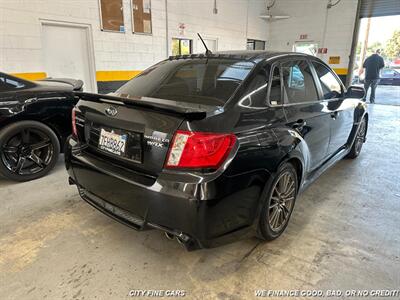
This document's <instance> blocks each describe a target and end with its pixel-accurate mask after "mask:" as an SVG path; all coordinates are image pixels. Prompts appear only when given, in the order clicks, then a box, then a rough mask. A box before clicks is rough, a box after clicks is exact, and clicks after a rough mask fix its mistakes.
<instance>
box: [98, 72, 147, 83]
mask: <svg viewBox="0 0 400 300" xmlns="http://www.w3.org/2000/svg"><path fill="white" fill-rule="evenodd" d="M140 72H141V71H97V72H96V80H97V81H126V80H130V79H132V78H133V77H135V76H137V75H138V74H139V73H140Z"/></svg>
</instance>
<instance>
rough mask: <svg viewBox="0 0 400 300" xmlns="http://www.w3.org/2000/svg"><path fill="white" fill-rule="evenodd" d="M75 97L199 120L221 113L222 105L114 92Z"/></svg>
mask: <svg viewBox="0 0 400 300" xmlns="http://www.w3.org/2000/svg"><path fill="white" fill-rule="evenodd" d="M75 95H76V97H77V98H79V99H82V100H88V101H94V102H107V103H113V102H114V103H123V104H125V105H127V106H136V107H143V108H149V109H152V110H158V111H162V112H166V113H171V114H178V115H182V116H184V117H186V118H187V119H190V120H201V119H204V118H205V117H207V116H210V115H215V114H219V113H222V112H223V111H224V109H223V107H222V106H215V105H203V104H195V103H189V102H181V101H174V100H167V99H158V98H150V97H131V96H127V95H120V94H118V95H116V94H107V95H103V94H94V93H85V92H75Z"/></svg>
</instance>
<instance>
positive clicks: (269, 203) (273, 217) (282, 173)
mask: <svg viewBox="0 0 400 300" xmlns="http://www.w3.org/2000/svg"><path fill="white" fill-rule="evenodd" d="M289 179H290V180H289ZM284 180H288V181H287V183H285V181H284ZM285 186H286V187H287V188H284V187H285ZM297 192H298V180H297V172H296V169H295V168H294V166H293V165H292V164H290V163H284V164H283V165H281V167H280V168H279V170H278V172H277V173H276V175H275V176H274V178H273V180H272V183H271V185H270V188H269V191H268V192H267V196H266V198H265V199H264V204H263V207H262V210H261V215H260V221H259V227H258V233H259V237H261V238H262V239H264V240H267V241H271V240H274V239H276V238H277V237H279V236H280V235H281V234H282V233H283V232H284V231H285V229H286V227H287V225H288V223H289V220H290V216H291V215H292V212H293V208H294V204H295V202H296V198H297ZM285 194H286V196H285ZM288 199H290V201H289V200H288ZM285 212H286V213H285ZM277 214H279V216H278V215H277ZM277 218H279V219H277ZM280 220H281V221H282V224H280V225H279V226H275V225H277V223H276V222H277V221H280Z"/></svg>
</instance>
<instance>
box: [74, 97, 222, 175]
mask: <svg viewBox="0 0 400 300" xmlns="http://www.w3.org/2000/svg"><path fill="white" fill-rule="evenodd" d="M76 95H77V96H78V97H79V99H80V101H79V102H78V104H77V106H76V108H77V116H76V125H77V130H78V138H79V140H80V141H81V142H83V143H84V144H85V145H86V146H87V147H86V148H85V150H84V151H85V152H87V153H88V154H91V155H94V156H96V157H100V158H102V159H104V160H105V161H107V162H110V163H112V164H117V165H119V166H120V167H123V168H128V169H133V170H136V171H139V172H141V173H145V174H148V175H150V176H157V175H158V174H159V173H160V172H161V170H162V169H163V166H164V162H165V159H166V157H167V154H168V149H169V146H170V143H171V141H172V138H173V135H174V133H175V131H176V130H177V129H178V128H179V126H180V124H181V123H182V122H183V120H185V119H199V118H203V117H205V116H206V115H207V113H210V112H211V111H215V110H216V109H218V108H216V107H205V106H203V105H194V104H188V103H177V102H176V101H171V100H165V101H164V100H161V99H153V98H145V99H144V98H140V99H138V98H125V97H117V96H115V95H99V94H90V93H76ZM122 146H123V147H122Z"/></svg>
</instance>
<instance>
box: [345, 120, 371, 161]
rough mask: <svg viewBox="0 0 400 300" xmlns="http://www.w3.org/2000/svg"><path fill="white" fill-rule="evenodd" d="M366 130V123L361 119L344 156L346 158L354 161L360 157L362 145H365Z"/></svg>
mask: <svg viewBox="0 0 400 300" xmlns="http://www.w3.org/2000/svg"><path fill="white" fill-rule="evenodd" d="M367 129H368V122H367V120H366V119H365V118H362V120H361V122H360V125H359V128H358V131H357V134H356V138H355V139H354V142H353V145H352V146H351V149H350V152H349V154H347V156H346V157H347V158H351V159H354V158H356V157H358V156H359V155H360V153H361V149H362V145H363V144H364V143H365V137H366V135H367Z"/></svg>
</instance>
